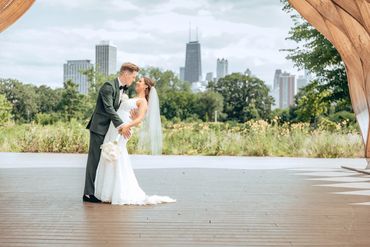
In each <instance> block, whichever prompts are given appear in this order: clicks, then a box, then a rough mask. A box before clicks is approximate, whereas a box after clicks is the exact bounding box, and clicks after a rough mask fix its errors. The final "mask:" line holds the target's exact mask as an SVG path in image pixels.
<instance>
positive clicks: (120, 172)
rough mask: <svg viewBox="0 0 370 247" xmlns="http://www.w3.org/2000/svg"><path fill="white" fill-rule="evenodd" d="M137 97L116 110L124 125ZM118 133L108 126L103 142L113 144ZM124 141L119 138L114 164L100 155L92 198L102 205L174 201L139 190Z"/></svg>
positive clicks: (128, 118) (126, 101) (125, 140)
mask: <svg viewBox="0 0 370 247" xmlns="http://www.w3.org/2000/svg"><path fill="white" fill-rule="evenodd" d="M136 101H137V98H132V99H127V100H125V101H123V102H122V103H121V105H120V107H119V109H118V111H117V114H118V115H119V116H120V117H121V119H122V120H123V122H125V123H127V122H130V121H131V118H130V110H132V109H134V108H137V106H136ZM117 135H118V131H117V129H116V128H115V127H114V125H113V124H112V123H111V124H110V126H109V129H108V132H107V134H106V136H105V139H104V143H107V142H111V141H114V140H115V139H116V138H117ZM127 141H128V140H127V139H125V138H124V137H123V136H122V137H121V138H119V141H118V147H119V149H120V154H119V155H118V159H116V160H115V161H109V160H107V159H105V158H104V157H103V155H101V157H100V161H99V165H98V168H97V172H96V178H95V196H96V197H97V198H98V199H100V200H101V201H103V202H111V203H112V204H119V205H123V204H133V205H146V204H158V203H164V202H175V201H176V200H174V199H172V198H170V197H168V196H158V195H152V196H148V195H146V194H145V192H144V191H143V190H142V189H141V188H140V186H139V184H138V182H137V179H136V176H135V173H134V171H133V169H132V166H131V160H130V157H129V154H128V152H127V148H126V143H127Z"/></svg>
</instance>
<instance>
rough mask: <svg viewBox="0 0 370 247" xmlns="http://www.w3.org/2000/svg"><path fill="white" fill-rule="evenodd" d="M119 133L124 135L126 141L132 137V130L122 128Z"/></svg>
mask: <svg viewBox="0 0 370 247" xmlns="http://www.w3.org/2000/svg"><path fill="white" fill-rule="evenodd" d="M119 133H120V134H121V135H123V136H124V137H125V138H126V139H129V138H130V137H131V128H126V127H122V128H121V129H119Z"/></svg>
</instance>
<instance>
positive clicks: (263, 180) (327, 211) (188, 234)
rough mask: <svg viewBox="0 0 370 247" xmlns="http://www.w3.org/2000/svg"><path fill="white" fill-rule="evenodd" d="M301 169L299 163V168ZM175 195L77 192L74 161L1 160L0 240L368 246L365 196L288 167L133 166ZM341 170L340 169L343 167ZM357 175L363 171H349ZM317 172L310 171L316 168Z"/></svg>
mask: <svg viewBox="0 0 370 247" xmlns="http://www.w3.org/2000/svg"><path fill="white" fill-rule="evenodd" d="M300 172H302V171H300ZM135 173H136V174H137V178H138V181H139V183H140V185H141V187H142V188H143V189H144V190H145V191H146V192H147V193H148V194H154V193H155V194H159V195H169V196H171V197H173V198H176V199H177V202H176V203H170V204H161V205H154V206H118V205H113V206H112V205H110V204H89V203H83V202H82V201H81V195H82V191H83V182H81V181H83V178H84V169H83V168H20V169H0V221H1V224H0V246H6V247H12V246H89V247H91V246H253V247H255V246H284V247H285V246H369V243H370V236H369V234H368V232H369V230H370V211H369V207H368V206H358V205H356V206H355V205H351V203H361V202H367V201H369V197H368V196H352V195H337V194H333V193H332V192H341V191H350V190H353V189H344V188H332V187H319V186H313V185H316V184H323V183H325V182H323V181H311V180H306V179H307V178H309V177H308V176H301V175H299V176H298V175H296V171H289V170H284V169H275V170H227V169H197V168H195V169H194V168H193V169H191V168H189V169H185V168H178V169H177V168H171V169H143V170H136V171H135ZM344 175H346V174H343V176H344ZM355 176H357V177H360V176H362V175H355ZM316 177H317V176H316Z"/></svg>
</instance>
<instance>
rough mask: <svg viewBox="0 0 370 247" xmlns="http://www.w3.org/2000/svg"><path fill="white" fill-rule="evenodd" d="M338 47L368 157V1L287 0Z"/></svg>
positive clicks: (369, 8) (369, 99)
mask: <svg viewBox="0 0 370 247" xmlns="http://www.w3.org/2000/svg"><path fill="white" fill-rule="evenodd" d="M288 1H289V3H290V4H291V6H292V7H293V8H295V9H296V10H297V11H298V12H299V13H300V14H301V15H302V16H303V17H304V18H305V19H306V20H307V21H308V22H309V23H310V24H311V25H313V26H314V27H315V28H316V29H317V30H318V31H319V32H321V33H322V34H323V35H324V36H325V37H326V38H327V39H328V40H329V41H330V42H331V43H332V44H333V45H334V46H335V48H336V49H337V50H338V52H339V54H340V55H341V57H342V60H343V62H344V64H345V67H346V72H347V78H348V87H349V91H350V95H351V101H352V107H353V110H354V112H355V114H356V118H357V121H358V123H359V125H360V129H361V134H362V137H363V141H364V143H365V152H364V153H365V157H366V158H370V138H369V137H370V128H369V125H370V121H369V115H370V1H369V0H351V1H348V0H288Z"/></svg>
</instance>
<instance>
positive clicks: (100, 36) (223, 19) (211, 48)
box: [0, 0, 301, 88]
mask: <svg viewBox="0 0 370 247" xmlns="http://www.w3.org/2000/svg"><path fill="white" fill-rule="evenodd" d="M281 8H282V5H281V3H280V1H279V0H187V1H183V0H174V1H168V0H156V1H149V0H128V1H120V0H106V1H101V0H78V1H72V0H71V1H60V0H37V1H36V2H35V4H34V5H33V6H32V7H31V9H30V10H29V11H28V12H27V13H26V14H25V15H24V16H23V17H22V18H21V19H20V20H18V21H17V22H16V23H15V24H13V25H12V26H10V27H9V28H8V29H7V30H5V31H4V32H3V33H0V49H1V50H0V77H1V78H15V79H18V80H20V81H22V82H27V83H33V84H36V85H41V84H47V85H49V86H51V87H54V88H55V87H61V86H62V85H63V84H62V81H63V63H65V62H66V60H72V59H90V60H92V62H95V57H94V56H95V44H97V43H99V42H100V41H101V40H110V41H112V42H113V43H114V44H116V46H117V49H118V58H117V63H118V65H117V66H119V65H120V64H121V63H122V62H125V61H131V62H134V63H137V64H138V65H140V66H156V67H160V68H163V69H170V70H173V71H174V72H176V73H178V71H179V67H180V66H184V63H185V44H186V42H188V39H189V22H191V24H192V26H193V27H195V26H197V27H198V29H199V41H200V43H201V51H202V70H203V76H205V74H206V73H207V72H214V73H215V70H216V59H217V58H218V57H220V58H222V57H224V58H227V59H228V61H229V72H243V71H245V69H246V68H250V69H251V70H252V73H253V74H255V75H256V76H258V77H259V78H261V79H262V80H264V81H266V83H268V84H272V80H273V75H274V71H275V69H277V68H281V69H283V70H286V71H288V72H291V73H294V74H296V73H297V71H296V70H295V69H294V68H293V64H292V63H291V62H290V61H287V60H286V59H285V56H286V53H284V52H281V51H279V49H282V48H288V47H289V48H291V47H294V46H295V44H294V43H291V42H288V41H286V40H285V37H286V36H287V34H288V31H289V28H290V26H291V25H292V22H291V20H290V18H289V16H288V15H287V14H286V13H285V12H283V11H282V10H281ZM193 37H195V31H194V35H193ZM299 74H301V72H299Z"/></svg>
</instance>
